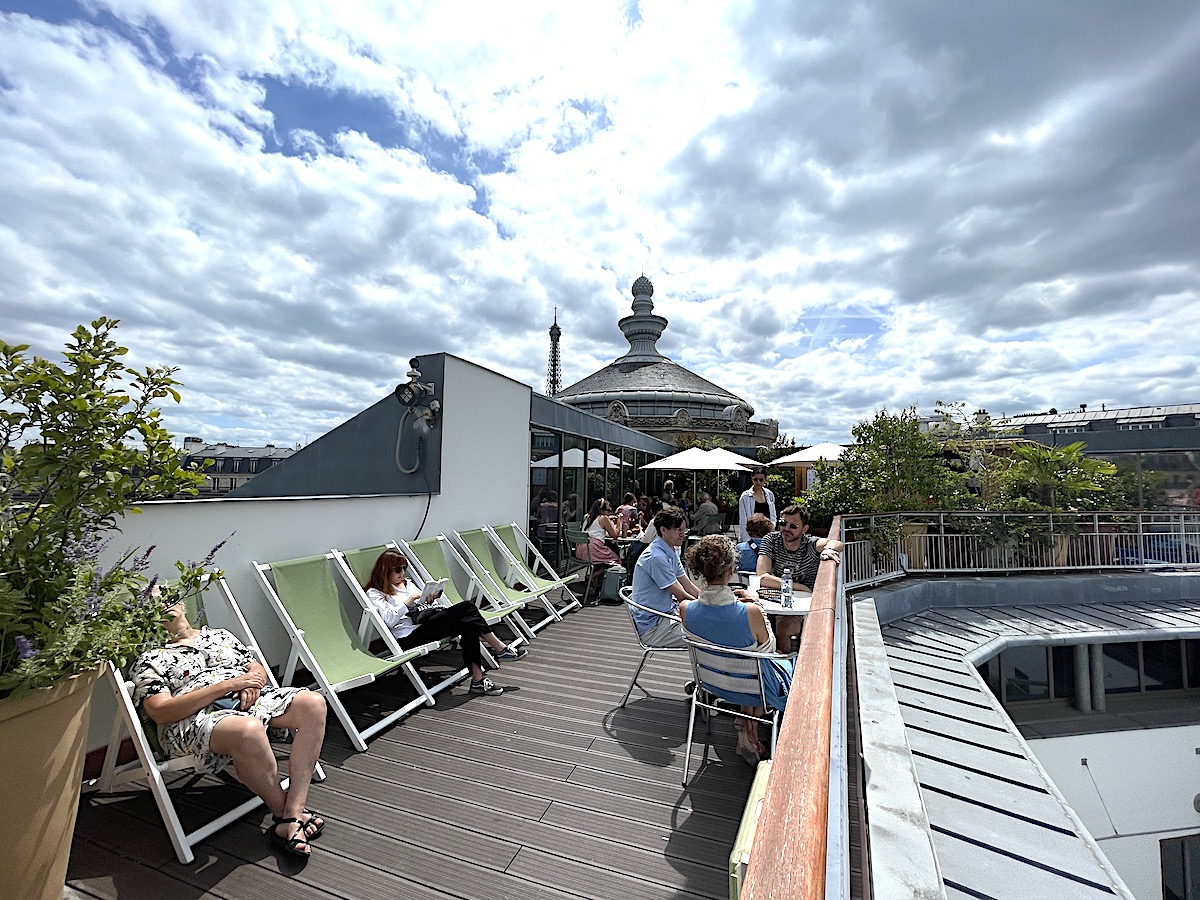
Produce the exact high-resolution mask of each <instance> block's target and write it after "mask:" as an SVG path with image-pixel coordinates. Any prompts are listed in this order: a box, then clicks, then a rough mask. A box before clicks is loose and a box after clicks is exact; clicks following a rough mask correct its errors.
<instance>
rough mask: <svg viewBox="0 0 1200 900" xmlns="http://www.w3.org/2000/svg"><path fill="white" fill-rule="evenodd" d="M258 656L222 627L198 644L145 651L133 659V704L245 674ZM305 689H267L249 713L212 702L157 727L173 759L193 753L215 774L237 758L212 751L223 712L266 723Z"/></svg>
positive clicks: (277, 732)
mask: <svg viewBox="0 0 1200 900" xmlns="http://www.w3.org/2000/svg"><path fill="white" fill-rule="evenodd" d="M253 660H254V657H253V656H252V655H251V653H250V651H249V650H247V649H246V647H245V646H244V645H243V644H242V642H241V641H239V640H238V639H237V638H236V637H234V636H233V635H232V634H230V633H229V632H228V631H226V630H225V629H223V628H204V629H202V630H201V632H200V634H199V636H198V637H197V638H196V643H195V644H194V645H190V646H189V645H187V644H168V645H167V646H165V647H160V648H158V649H157V650H150V651H147V652H146V653H143V654H142V655H141V656H139V657H138V658H137V661H136V662H134V664H133V667H132V668H131V669H130V673H129V677H130V680H131V681H132V682H133V684H134V691H133V702H134V705H135V706H138V707H140V706H141V705H142V702H143V701H144V700H145V699H146V698H147V697H152V696H154V695H155V694H161V693H163V692H164V691H166V692H169V693H170V694H171V695H172V696H176V697H177V696H179V695H180V694H187V693H190V692H191V691H194V690H197V689H198V688H204V687H208V686H209V685H213V684H216V683H217V682H219V681H225V680H226V679H229V678H234V677H236V676H238V675H242V674H245V672H246V671H247V669H248V667H249V665H250V663H251V662H252V661H253ZM300 690H302V688H278V687H274V686H272V685H270V684H268V685H266V686H265V687H263V689H262V692H261V693H260V694H259V695H258V700H257V701H256V702H255V704H254V705H253V706H251V707H250V709H248V710H246V711H245V712H243V711H241V710H237V709H222V708H220V707H216V706H208V707H205V708H204V709H202V710H200V711H199V712H197V713H195V714H194V715H191V716H188V717H187V718H186V719H183V720H182V721H179V722H172V723H171V724H169V725H159V726H158V740H159V743H160V744H162V747H163V750H165V751H166V752H167V755H168V756H170V757H171V758H175V757H180V756H193V757H195V759H196V768H197V769H200V770H203V771H205V772H211V773H213V774H214V775H215V774H216V773H217V772H220V771H221V770H222V769H224V768H225V767H226V766H227V765H229V763H230V762H231V761H232V760H231V758H230V757H228V756H222V755H220V754H215V753H213V752H212V751H210V750H209V747H208V742H209V739H210V738H211V737H212V730H213V727H214V726H215V725H216V724H217V722H218V721H220V719H221V718H222V717H223V716H253V717H254V718H256V719H258V720H259V721H260V722H262V723H263V726H264V727H266V726H267V723H268V722H270V720H271V719H273V718H275V717H276V716H278V715H282V714H283V712H284V711H285V710H286V709H287V708H288V706H289V705H290V704H291V702H292V698H293V697H294V696H296V694H297V693H298V692H299V691H300ZM286 733H287V731H286V729H282V728H267V734H268V736H269V737H270V738H271V739H272V740H278V739H280V738H282V737H284V736H285V735H286Z"/></svg>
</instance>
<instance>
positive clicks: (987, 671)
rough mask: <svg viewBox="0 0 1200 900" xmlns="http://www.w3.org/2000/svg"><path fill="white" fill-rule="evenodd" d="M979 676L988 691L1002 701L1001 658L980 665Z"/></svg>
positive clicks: (993, 658)
mask: <svg viewBox="0 0 1200 900" xmlns="http://www.w3.org/2000/svg"><path fill="white" fill-rule="evenodd" d="M979 674H980V675H981V676H982V677H983V682H984V684H986V685H987V686H988V689H989V690H990V691H991V692H992V693H993V694H995V695H996V699H997V700H999V699H1000V658H999V657H996V656H993V657H992V658H991V659H989V660H986V661H985V662H983V663H980V665H979Z"/></svg>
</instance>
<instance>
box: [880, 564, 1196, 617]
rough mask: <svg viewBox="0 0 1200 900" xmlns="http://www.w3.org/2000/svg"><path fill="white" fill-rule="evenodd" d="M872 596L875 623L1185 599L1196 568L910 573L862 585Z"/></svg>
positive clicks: (1191, 593)
mask: <svg viewBox="0 0 1200 900" xmlns="http://www.w3.org/2000/svg"><path fill="white" fill-rule="evenodd" d="M863 590H864V591H869V592H870V594H871V597H872V599H873V600H874V601H875V609H876V612H877V614H878V617H879V622H880V623H881V624H884V625H887V624H889V623H891V622H895V621H897V620H899V619H903V618H905V617H907V616H911V615H914V614H915V613H919V612H921V611H922V610H926V609H937V608H946V607H971V606H1006V605H1018V604H1019V605H1022V606H1032V605H1038V604H1050V605H1054V606H1061V605H1064V604H1071V603H1116V602H1120V601H1122V600H1132V599H1146V598H1154V599H1156V600H1189V599H1194V598H1196V597H1200V574H1192V573H1172V572H1162V573H1155V572H1131V573H1128V574H1126V573H1118V574H1095V573H1086V574H1085V573H1080V574H1064V575H1023V576H1000V577H998V576H994V575H989V576H979V577H975V578H972V577H962V576H955V577H953V578H914V577H909V578H906V579H904V580H903V581H900V582H894V583H891V584H886V585H875V586H874V587H871V588H864V589H863Z"/></svg>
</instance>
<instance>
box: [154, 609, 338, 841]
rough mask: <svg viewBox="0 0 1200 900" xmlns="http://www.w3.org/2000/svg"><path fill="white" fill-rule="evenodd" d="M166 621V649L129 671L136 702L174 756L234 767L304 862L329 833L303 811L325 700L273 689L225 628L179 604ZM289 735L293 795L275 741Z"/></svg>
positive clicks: (206, 767) (276, 833)
mask: <svg viewBox="0 0 1200 900" xmlns="http://www.w3.org/2000/svg"><path fill="white" fill-rule="evenodd" d="M165 614H166V616H167V617H168V621H167V632H168V635H169V640H168V641H167V643H166V645H165V646H163V647H160V648H158V649H155V650H149V651H147V652H145V653H143V654H142V655H141V656H139V657H138V658H137V660H136V661H135V662H134V664H133V668H132V669H131V670H130V676H131V679H132V681H133V683H134V693H133V702H134V703H135V704H137V705H140V706H141V708H142V710H143V712H145V714H146V715H147V716H148V717H149V718H150V719H151V720H152V721H153V722H155V723H156V724H157V725H158V740H159V743H160V744H161V745H162V747H163V749H164V750H166V752H167V754H168V755H169V756H171V757H183V756H194V757H195V758H196V763H197V768H198V769H201V770H203V771H205V772H210V773H213V774H216V773H217V772H220V771H221V770H222V769H224V768H225V767H226V766H227V765H229V764H230V763H233V767H234V771H235V772H236V773H237V777H238V780H239V781H241V782H242V783H243V784H244V785H246V787H248V788H250V790H252V791H254V793H255V794H257V795H258V796H259V797H261V798H262V800H263V802H264V803H265V804H266V806H267V808H268V809H269V810H270V811H271V818H272V820H273V821H274V825H273V826H272V828H271V830H270V831H269V832H268V834H269V835H270V838H271V843H273V844H274V845H275V846H277V847H279V848H280V849H282V850H283V851H285V852H286V853H290V854H292V855H293V856H304V857H307V856H308V855H309V854H310V853H311V852H312V848H311V847H310V846H309V843H308V842H309V841H311V840H312V839H313V838H315V837H317V835H319V834H320V833H321V831H322V830H323V829H324V827H325V822H324V820H323V819H322V818H321V816H320V814H319V813H315V812H313V811H312V810H310V809H306V808H305V803H306V802H307V801H308V787H309V784H310V783H311V782H312V776H313V770H314V768H316V765H317V760H318V758H319V757H320V755H321V744H322V742H323V741H324V740H325V698H324V697H322V696H321V695H320V694H318V693H315V692H313V691H310V690H307V689H305V688H281V687H274V686H273V685H270V684H268V683H267V672H266V670H265V669H264V668H263V667H262V666H261V665H259V664H258V662H257V661H256V660H255V659H254V657H253V656H252V655H251V653H250V651H249V650H247V649H246V647H245V646H244V645H243V644H242V643H241V642H240V641H239V640H238V639H237V638H236V637H234V636H233V635H232V634H230V633H229V632H228V631H225V630H224V629H222V628H193V627H192V625H191V623H190V622H188V620H187V613H186V610H185V609H184V604H183V601H182V600H179V601H176V602H175V603H174V604H173V605H172V606H169V607H166V609H165ZM282 729H291V730H292V731H294V732H295V739H294V740H293V741H292V744H291V750H290V753H289V763H288V770H289V775H290V778H291V781H290V782H289V784H288V789H287V790H286V791H285V790H283V789H282V788H281V787H280V784H279V769H278V767H277V765H276V762H275V752H274V751H273V750H272V749H271V744H270V741H269V737H268V735H270V737H283V734H282V733H279V732H280V731H281V730H282Z"/></svg>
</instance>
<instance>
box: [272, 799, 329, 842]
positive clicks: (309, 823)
mask: <svg viewBox="0 0 1200 900" xmlns="http://www.w3.org/2000/svg"><path fill="white" fill-rule="evenodd" d="M304 814H305V815H306V816H308V818H307V819H305V820H304V840H305V841H306V842H307V841H311V840H313V839H314V838H319V837H320V836H321V832H322V831H324V830H325V817H324V816H322V815H321V814H320V813H319V812H316V811H315V810H311V809H308V808H307V807H306V808H305V809H304ZM317 819H320V820H321V821H320V822H317ZM271 821H272V822H274V823H275V824H276V825H280V824H282V823H284V822H295V821H296V820H295V819H284V818H280V817H279V816H271ZM314 823H316V824H314ZM310 827H311V828H312V829H313V830H312V831H309V830H308V829H309V828H310Z"/></svg>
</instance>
